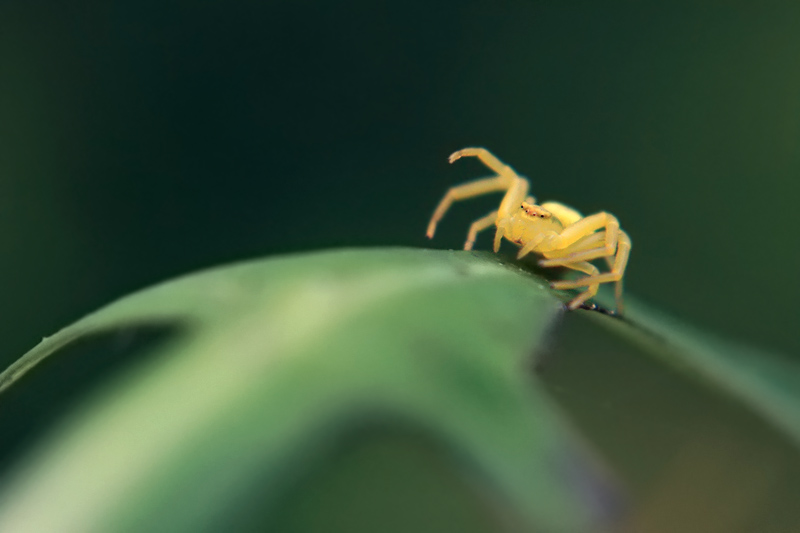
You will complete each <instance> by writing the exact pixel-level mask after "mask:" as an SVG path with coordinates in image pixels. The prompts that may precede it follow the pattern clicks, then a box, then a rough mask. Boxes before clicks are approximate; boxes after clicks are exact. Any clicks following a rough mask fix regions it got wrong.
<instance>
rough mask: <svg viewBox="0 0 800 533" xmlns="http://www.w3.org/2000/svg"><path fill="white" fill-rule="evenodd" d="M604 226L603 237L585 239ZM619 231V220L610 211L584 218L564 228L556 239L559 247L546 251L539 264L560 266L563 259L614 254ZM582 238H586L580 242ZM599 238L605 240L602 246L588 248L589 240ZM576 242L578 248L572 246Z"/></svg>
mask: <svg viewBox="0 0 800 533" xmlns="http://www.w3.org/2000/svg"><path fill="white" fill-rule="evenodd" d="M603 228H605V231H604V232H602V233H601V235H604V237H603V238H602V239H601V238H596V239H597V240H596V241H591V239H585V237H588V236H590V235H592V233H594V232H596V231H597V230H599V229H603ZM619 231H620V230H619V221H618V220H617V218H616V217H615V216H614V215H611V214H609V213H605V212H603V213H597V214H595V215H590V216H588V217H585V218H582V219H580V220H579V221H577V222H575V223H574V224H570V225H569V226H567V227H566V228H564V230H563V231H562V232H561V234H560V235H559V236H558V238H557V239H556V240H555V243H556V245H557V248H558V249H556V250H552V251H548V252H545V253H544V256H545V259H542V260H540V261H539V265H540V266H544V267H548V266H558V265H560V264H561V261H563V260H568V261H591V260H592V259H597V258H598V257H606V256H612V255H614V254H615V253H616V252H617V241H618V240H619ZM581 239H584V240H583V241H582V243H581V242H579V241H581ZM599 240H601V241H602V242H603V245H602V246H598V247H596V248H591V249H587V248H586V246H587V243H588V242H593V243H594V242H597V241H599ZM575 244H578V245H579V246H578V247H577V249H576V248H573V247H572V245H575ZM581 244H583V245H581Z"/></svg>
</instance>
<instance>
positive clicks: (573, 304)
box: [564, 261, 600, 311]
mask: <svg viewBox="0 0 800 533" xmlns="http://www.w3.org/2000/svg"><path fill="white" fill-rule="evenodd" d="M564 266H565V267H566V268H571V269H573V270H579V271H581V272H583V273H584V274H589V277H592V276H596V275H597V274H599V273H600V271H599V270H597V267H596V266H594V265H593V264H591V263H587V262H586V261H581V262H578V263H570V264H568V265H564ZM599 287H600V284H599V283H595V284H594V285H589V286H588V287H587V288H586V290H585V291H583V292H582V293H580V294H579V295H578V296H576V297H575V298H573V299H572V300H570V301H569V303H568V304H567V307H568V308H569V309H570V310H573V311H574V310H575V309H577V308H578V307H580V306H581V304H583V303H584V302H585V301H586V300H588V299H589V298H592V297H593V296H594V295H595V294H597V289H598V288H599Z"/></svg>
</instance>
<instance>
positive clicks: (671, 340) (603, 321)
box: [590, 298, 800, 446]
mask: <svg viewBox="0 0 800 533" xmlns="http://www.w3.org/2000/svg"><path fill="white" fill-rule="evenodd" d="M627 301H628V303H627V311H626V316H625V319H624V320H613V319H609V318H608V317H604V316H602V315H600V314H597V313H593V314H592V315H590V317H591V319H592V320H594V321H596V322H597V323H598V324H600V325H602V326H603V327H605V328H607V329H608V330H609V331H611V332H613V333H614V334H616V335H619V336H620V337H622V338H623V339H625V340H626V341H627V342H628V343H631V344H634V345H637V346H639V347H640V348H641V349H643V350H644V351H645V353H648V354H651V355H653V356H655V357H657V358H659V359H660V360H662V361H663V362H665V363H667V364H669V365H670V366H672V367H674V368H676V369H677V370H679V371H681V372H683V373H685V374H687V375H689V376H691V377H692V378H694V379H697V380H700V381H701V382H703V383H705V384H707V385H710V386H711V387H713V388H714V389H716V390H718V391H720V392H722V393H724V394H726V395H729V396H731V397H733V398H735V399H737V400H738V401H740V402H742V403H743V404H744V405H746V406H748V407H749V408H750V409H752V410H753V411H754V412H756V413H758V414H759V415H760V416H761V417H763V418H764V420H766V421H767V422H769V423H771V424H772V425H773V426H774V427H776V428H777V429H779V430H781V431H783V432H784V433H785V434H787V435H788V436H789V437H790V438H791V439H793V441H794V443H795V445H796V446H800V362H798V361H797V360H795V359H791V358H788V357H786V356H781V355H778V354H772V353H768V352H765V351H763V350H758V349H756V348H753V347H751V346H747V345H744V344H739V343H734V342H731V341H727V340H723V339H720V338H717V337H715V336H713V335H711V334H708V333H705V332H703V331H700V330H699V329H697V328H694V327H692V326H690V325H688V324H685V323H683V322H681V321H679V320H677V319H675V318H672V317H670V316H668V315H666V314H664V313H661V312H659V311H657V310H655V309H652V308H651V307H649V306H647V305H645V304H644V303H642V302H640V301H638V300H635V299H633V298H628V300H627Z"/></svg>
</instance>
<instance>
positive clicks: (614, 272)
mask: <svg viewBox="0 0 800 533" xmlns="http://www.w3.org/2000/svg"><path fill="white" fill-rule="evenodd" d="M630 251H631V239H630V237H628V234H627V233H625V232H624V231H620V234H619V242H618V244H617V253H616V255H615V256H614V264H613V266H612V267H611V271H610V272H606V273H605V274H594V275H591V276H587V277H585V278H581V279H576V280H571V281H555V282H553V283H551V284H550V286H551V287H552V288H554V289H556V290H565V289H578V288H581V287H590V286H592V285H594V284H597V283H611V282H616V284H617V285H616V287H615V291H614V295H615V298H616V304H617V312H618V313H622V310H623V305H622V278H623V276H624V274H625V268H626V267H627V265H628V256H629V255H630ZM609 259H610V258H609ZM555 261H559V260H558V259H557V260H555ZM560 261H565V259H560ZM570 264H571V263H569V262H568V261H567V262H565V263H559V264H558V266H565V267H570ZM554 266H555V265H554ZM570 303H571V302H570Z"/></svg>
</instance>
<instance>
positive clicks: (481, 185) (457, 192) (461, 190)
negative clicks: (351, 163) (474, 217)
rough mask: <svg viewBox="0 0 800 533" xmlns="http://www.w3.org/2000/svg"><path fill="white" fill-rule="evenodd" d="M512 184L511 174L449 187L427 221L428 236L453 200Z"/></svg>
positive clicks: (432, 232)
mask: <svg viewBox="0 0 800 533" xmlns="http://www.w3.org/2000/svg"><path fill="white" fill-rule="evenodd" d="M513 185H514V178H513V177H511V176H492V177H489V178H482V179H479V180H476V181H471V182H469V183H465V184H463V185H458V186H456V187H451V188H450V190H448V191H447V193H446V194H445V195H444V198H442V201H441V202H439V205H438V206H437V207H436V211H434V212H433V216H432V217H431V221H430V223H428V231H427V235H428V238H429V239H432V238H433V234H434V232H435V231H436V224H438V223H439V221H440V220H441V219H442V217H443V216H444V214H445V213H446V212H447V210H448V209H450V206H451V205H452V203H453V202H454V201H456V200H465V199H467V198H472V197H473V196H480V195H482V194H486V193H490V192H497V191H507V190H508V189H510V188H511V187H512V186H513Z"/></svg>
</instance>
